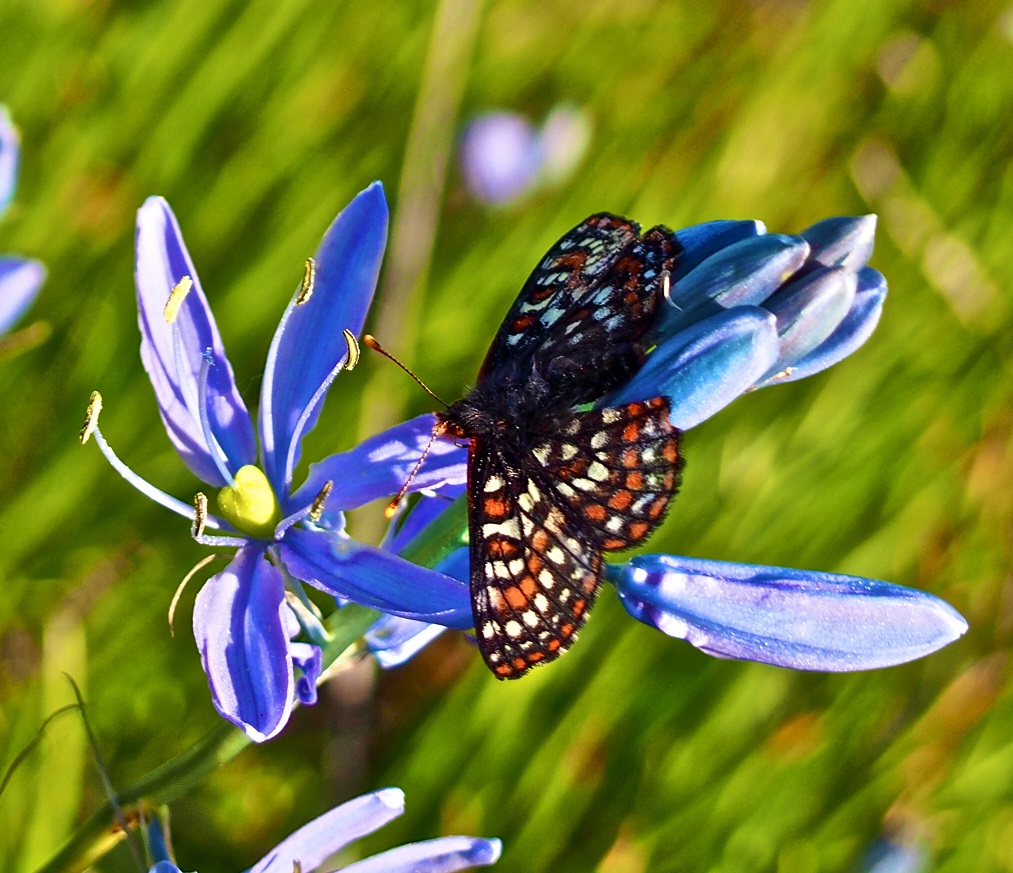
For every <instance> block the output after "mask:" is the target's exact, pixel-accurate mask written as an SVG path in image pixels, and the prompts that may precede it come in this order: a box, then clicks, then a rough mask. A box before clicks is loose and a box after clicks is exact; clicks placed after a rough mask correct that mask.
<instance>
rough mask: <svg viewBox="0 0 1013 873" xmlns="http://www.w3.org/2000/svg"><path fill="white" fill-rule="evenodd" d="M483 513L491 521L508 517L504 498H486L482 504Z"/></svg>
mask: <svg viewBox="0 0 1013 873" xmlns="http://www.w3.org/2000/svg"><path fill="white" fill-rule="evenodd" d="M482 511H483V512H485V514H486V515H487V516H488V517H489V518H490V519H492V520H493V521H496V520H498V519H501V518H504V517H506V514H507V503H506V501H505V500H504V499H503V498H502V497H486V498H485V502H484V503H483V504H482Z"/></svg>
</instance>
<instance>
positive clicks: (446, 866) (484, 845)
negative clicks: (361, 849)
mask: <svg viewBox="0 0 1013 873" xmlns="http://www.w3.org/2000/svg"><path fill="white" fill-rule="evenodd" d="M502 850H503V847H502V844H501V843H500V841H499V840H485V839H482V838H481V837H440V838H438V839H435V840H426V841H425V842H422V843H409V844H408V845H407V846H398V847H397V848H396V849H389V850H388V851H386V852H381V853H380V854H379V855H374V856H373V857H372V858H366V859H364V860H362V861H357V862H356V863H354V864H350V865H349V866H348V867H345V868H343V870H342V873H454V871H455V870H467V869H469V868H471V867H486V866H488V865H490V864H495V863H496V862H497V861H498V860H499V856H500V853H501V852H502Z"/></svg>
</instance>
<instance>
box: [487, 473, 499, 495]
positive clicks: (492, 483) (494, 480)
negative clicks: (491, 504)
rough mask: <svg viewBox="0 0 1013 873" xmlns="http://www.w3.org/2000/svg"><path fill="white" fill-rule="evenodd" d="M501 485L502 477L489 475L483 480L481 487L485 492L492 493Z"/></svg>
mask: <svg viewBox="0 0 1013 873" xmlns="http://www.w3.org/2000/svg"><path fill="white" fill-rule="evenodd" d="M502 487H503V479H502V478H501V477H499V476H490V477H489V478H488V479H486V480H485V487H484V488H483V489H482V490H483V491H485V493H486V494H492V493H493V492H494V491H499V490H500V488H502Z"/></svg>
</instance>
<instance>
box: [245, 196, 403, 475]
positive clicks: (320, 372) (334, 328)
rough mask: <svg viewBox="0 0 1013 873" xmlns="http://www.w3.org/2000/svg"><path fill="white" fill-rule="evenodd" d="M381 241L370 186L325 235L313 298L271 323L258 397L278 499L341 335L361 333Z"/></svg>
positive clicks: (382, 207)
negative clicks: (275, 324) (272, 330)
mask: <svg viewBox="0 0 1013 873" xmlns="http://www.w3.org/2000/svg"><path fill="white" fill-rule="evenodd" d="M386 242H387V201H386V200H385V199H384V196H383V186H382V185H381V184H380V183H379V182H374V183H373V184H372V185H370V186H369V187H368V188H367V189H366V190H365V191H362V192H361V193H360V194H358V195H357V196H356V197H355V199H354V200H352V202H351V203H349V204H348V206H346V207H345V209H344V210H343V211H342V212H341V214H340V215H338V217H337V218H335V219H334V222H333V223H332V224H331V226H330V227H329V228H328V229H327V233H325V234H324V238H323V240H322V241H321V243H320V247H319V248H318V249H317V252H316V255H315V256H314V259H315V261H316V281H315V283H314V286H313V293H312V295H311V296H310V297H309V299H308V300H306V301H305V302H304V303H301V304H297V303H296V302H295V300H296V298H295V297H293V300H292V302H291V303H290V304H289V307H288V309H287V310H286V311H285V314H284V316H282V319H281V323H280V324H279V325H278V330H277V331H276V332H275V335H274V339H273V340H272V342H271V350H270V352H269V353H268V356H267V366H266V369H265V371H264V382H263V385H262V386H261V394H260V439H261V446H262V449H263V461H264V472H265V473H267V478H268V479H269V480H270V482H271V484H272V485H273V486H274V489H275V491H276V492H277V493H278V494H287V493H288V491H289V487H290V485H291V482H292V470H293V469H294V468H295V465H296V463H297V462H298V460H299V443H300V441H301V440H302V437H303V435H304V434H306V433H308V432H309V431H310V430H312V428H313V425H315V424H316V421H317V418H318V417H319V416H320V410H321V408H322V407H323V401H324V396H325V394H326V392H327V389H328V387H329V386H330V383H331V382H332V381H333V379H334V377H335V376H336V375H337V373H338V371H339V370H340V369H341V367H342V366H344V363H345V360H346V359H347V357H348V345H347V342H346V340H345V337H344V335H343V333H342V331H345V330H348V331H350V332H351V333H352V334H354V335H355V336H358V335H359V332H360V331H361V330H362V325H363V323H364V322H365V320H366V311H367V310H368V309H369V304H370V302H371V301H372V299H373V291H374V289H375V288H376V279H377V276H378V275H379V273H380V260H381V259H382V258H383V249H384V246H385V244H386ZM335 484H337V483H335Z"/></svg>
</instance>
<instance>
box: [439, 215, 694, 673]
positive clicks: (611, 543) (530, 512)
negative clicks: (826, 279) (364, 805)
mask: <svg viewBox="0 0 1013 873" xmlns="http://www.w3.org/2000/svg"><path fill="white" fill-rule="evenodd" d="M680 251H681V248H680V246H679V244H678V242H676V240H675V237H674V236H673V235H672V233H671V231H669V230H668V229H667V228H664V227H655V228H652V229H651V230H649V231H647V232H646V233H645V234H644V235H643V236H641V235H640V226H639V225H637V224H635V223H634V222H631V221H628V220H627V219H625V218H620V217H618V216H615V215H609V214H607V213H601V214H598V215H592V216H591V217H590V218H588V219H587V220H586V221H584V222H583V223H581V224H579V225H577V227H575V228H573V230H571V231H570V232H569V233H567V234H566V235H565V236H563V238H562V239H560V240H559V242H557V243H556V244H555V245H554V246H553V247H552V248H551V249H550V250H549V252H548V253H547V254H546V255H545V257H544V258H543V259H542V261H541V263H540V264H539V265H538V266H537V267H536V268H535V270H534V272H533V273H532V274H531V276H530V278H529V279H528V280H527V282H526V283H525V285H524V287H523V289H522V290H521V293H520V295H519V296H518V298H517V301H516V302H515V303H514V305H513V308H512V309H511V310H510V312H509V313H508V314H507V316H506V319H505V320H504V322H503V324H502V326H501V327H500V329H499V332H498V333H497V334H496V337H495V338H494V339H493V342H492V346H491V347H490V349H489V353H488V355H487V357H486V359H485V363H484V364H483V365H482V369H481V370H480V371H479V374H478V381H477V384H476V385H475V387H474V388H473V389H472V390H471V392H470V393H469V394H467V395H466V396H465V397H463V398H462V399H461V400H458V401H457V402H456V403H454V404H452V405H451V406H449V407H448V408H447V409H446V410H445V411H444V412H440V413H438V414H437V415H438V417H439V418H440V420H441V422H442V425H441V427H442V429H443V430H444V432H446V433H449V434H451V435H453V436H455V437H457V438H465V439H467V440H468V442H469V455H468V486H467V488H468V527H469V534H470V553H471V571H470V572H471V603H472V610H473V612H474V616H475V632H476V637H477V639H478V646H479V649H480V650H481V652H482V656H483V658H484V659H485V662H486V664H487V665H488V666H489V668H490V669H491V670H492V671H493V673H494V674H495V675H496V676H498V677H499V678H501V679H514V678H517V677H518V676H521V675H523V674H524V673H526V672H527V671H528V670H529V669H531V668H532V667H534V666H535V665H537V664H542V663H547V662H548V661H551V660H554V659H555V658H557V657H559V656H560V655H561V654H562V653H563V652H564V651H566V649H567V648H568V647H569V645H570V644H571V643H572V641H573V640H574V638H575V637H576V634H577V631H578V630H579V629H580V627H581V626H582V625H583V624H584V621H585V620H586V618H587V613H588V610H589V609H590V608H591V605H592V604H593V602H594V599H595V596H596V594H597V592H598V588H599V586H600V584H601V578H602V571H603V559H602V552H603V551H611V550H617V549H625V548H629V547H631V546H634V545H636V544H637V543H639V542H641V541H642V540H643V539H644V538H645V537H646V536H647V535H648V534H649V533H650V532H651V531H653V530H654V528H656V527H657V526H658V525H659V524H660V523H661V520H662V517H663V516H664V514H665V511H666V509H667V508H668V504H669V502H670V500H671V499H672V497H673V496H674V495H675V491H676V489H677V487H678V483H679V473H680V469H681V466H682V457H681V452H680V448H679V436H680V434H679V431H678V430H677V429H676V428H675V427H674V426H673V425H672V424H671V423H670V422H669V406H668V401H667V400H666V399H665V398H664V397H653V398H645V399H644V400H643V401H642V402H637V403H627V404H625V405H622V406H612V407H606V408H588V406H589V405H590V404H593V403H594V402H595V401H597V400H600V399H601V398H602V396H603V395H605V394H606V393H607V392H608V391H610V390H612V389H614V388H616V387H618V386H619V385H621V384H623V382H625V381H626V380H628V379H629V377H630V376H631V375H633V373H634V372H636V370H637V369H638V368H639V367H640V366H641V364H642V363H643V361H644V357H645V356H644V348H643V345H642V344H641V342H640V341H641V340H642V339H643V337H644V335H645V334H646V332H647V330H648V329H649V328H650V326H651V324H652V321H653V317H654V313H655V310H656V308H657V306H658V304H659V300H660V299H661V297H662V295H663V293H664V290H665V283H666V282H667V276H668V273H669V272H670V271H671V270H672V268H673V267H674V265H675V263H676V260H677V259H678V256H679V253H680Z"/></svg>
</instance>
